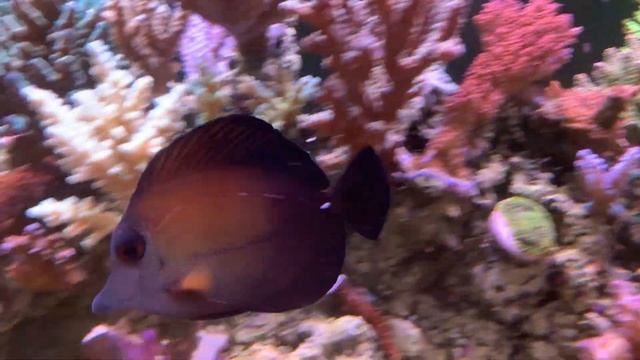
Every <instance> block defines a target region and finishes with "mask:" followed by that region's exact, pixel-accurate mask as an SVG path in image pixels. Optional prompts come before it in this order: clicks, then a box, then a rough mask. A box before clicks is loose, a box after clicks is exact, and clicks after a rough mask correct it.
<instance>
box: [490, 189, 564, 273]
mask: <svg viewBox="0 0 640 360" xmlns="http://www.w3.org/2000/svg"><path fill="white" fill-rule="evenodd" d="M488 226H489V229H490V230H491V232H492V233H493V236H494V237H495V238H496V240H497V242H498V244H499V245H500V246H501V247H502V248H503V249H504V250H506V251H507V252H509V254H511V255H513V256H514V257H516V258H518V259H523V260H535V259H536V258H539V257H542V256H544V255H547V254H548V253H549V252H550V251H552V250H553V249H554V248H555V247H556V246H557V243H556V229H555V224H554V223H553V219H552V218H551V214H549V212H548V211H547V210H546V209H545V208H544V207H543V206H542V205H540V204H538V203H537V202H535V201H533V200H530V199H528V198H525V197H521V196H514V197H510V198H508V199H505V200H502V201H500V202H498V203H497V204H496V206H495V207H494V209H493V211H492V212H491V215H490V216H489V224H488Z"/></svg>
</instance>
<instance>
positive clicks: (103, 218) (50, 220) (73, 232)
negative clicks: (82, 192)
mask: <svg viewBox="0 0 640 360" xmlns="http://www.w3.org/2000/svg"><path fill="white" fill-rule="evenodd" d="M120 215H121V214H120V212H118V211H110V210H107V205H106V204H103V203H99V202H96V200H95V199H94V198H93V197H88V198H84V199H79V198H78V197H76V196H71V197H68V198H66V199H64V200H56V199H46V200H43V201H41V202H40V204H38V205H36V206H34V207H32V208H31V209H28V210H27V216H29V217H33V218H41V219H43V220H44V222H46V223H47V226H49V227H54V226H60V225H63V224H69V225H68V226H66V227H65V228H64V229H63V230H62V232H61V235H62V236H63V237H65V238H67V239H73V238H77V237H81V236H84V238H83V240H82V241H81V242H80V245H82V246H83V247H85V248H91V247H92V246H94V245H95V244H96V243H97V242H98V241H100V240H101V239H102V238H104V237H105V236H107V235H109V233H111V230H113V228H114V227H115V226H116V225H117V224H118V220H120Z"/></svg>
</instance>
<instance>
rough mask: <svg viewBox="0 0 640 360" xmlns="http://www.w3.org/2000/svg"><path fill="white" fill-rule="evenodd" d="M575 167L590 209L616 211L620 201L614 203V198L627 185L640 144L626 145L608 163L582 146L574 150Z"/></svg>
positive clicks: (639, 156) (599, 212)
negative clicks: (590, 204) (611, 161)
mask: <svg viewBox="0 0 640 360" xmlns="http://www.w3.org/2000/svg"><path fill="white" fill-rule="evenodd" d="M575 167H576V170H577V172H578V175H579V176H580V181H581V183H582V186H583V188H584V191H585V192H586V193H587V194H588V195H589V197H590V198H591V200H592V201H593V204H592V207H591V211H592V213H594V214H596V215H599V216H605V215H607V214H608V213H609V212H610V211H613V212H614V213H616V212H617V213H620V212H621V211H622V210H621V209H620V207H621V205H620V204H617V206H616V200H617V199H618V198H620V196H621V195H622V193H623V191H625V190H626V189H627V188H628V187H629V185H630V179H631V176H632V173H633V171H635V170H636V169H638V167H640V147H630V148H628V149H627V150H626V152H625V153H624V155H622V156H621V157H620V158H619V159H618V161H617V162H616V164H615V165H613V166H611V167H608V165H607V162H606V160H604V159H602V158H601V157H599V156H598V155H596V154H594V153H593V152H592V151H591V150H589V149H583V150H580V151H578V153H577V154H576V161H575Z"/></svg>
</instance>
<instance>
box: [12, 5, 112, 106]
mask: <svg viewBox="0 0 640 360" xmlns="http://www.w3.org/2000/svg"><path fill="white" fill-rule="evenodd" d="M11 8H12V12H11V13H9V14H5V15H4V16H2V17H1V18H0V76H2V77H3V78H4V77H5V76H6V74H7V73H9V72H12V71H16V72H19V73H21V74H23V75H24V76H25V77H26V79H27V80H29V82H31V83H32V84H35V85H36V86H39V87H42V88H45V89H48V90H52V91H55V92H56V93H57V94H58V95H62V96H64V95H65V94H66V93H67V92H69V91H71V90H74V89H77V88H82V87H85V86H91V85H92V83H93V81H92V79H91V77H90V76H89V75H88V73H87V70H88V67H89V66H88V62H87V54H86V52H85V51H84V45H85V44H87V43H88V42H90V41H93V40H97V39H101V38H104V35H105V31H104V30H105V24H104V23H102V22H101V21H100V17H99V15H98V12H97V11H96V9H89V10H86V9H80V6H79V4H78V2H74V1H68V2H64V3H63V1H60V0H41V1H34V0H11ZM3 81H6V80H3Z"/></svg>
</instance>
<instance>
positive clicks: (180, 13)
mask: <svg viewBox="0 0 640 360" xmlns="http://www.w3.org/2000/svg"><path fill="white" fill-rule="evenodd" d="M188 15H189V13H188V12H186V11H184V10H182V9H181V8H180V7H172V6H171V5H170V4H169V2H167V1H165V0H142V1H133V0H109V1H107V2H106V3H105V5H104V10H103V12H102V16H103V17H104V19H105V20H106V21H107V22H108V23H109V24H111V34H112V36H113V40H114V42H115V43H116V44H117V47H118V49H119V50H120V52H122V53H123V54H124V55H125V56H126V57H127V59H128V60H129V61H130V62H131V63H132V64H133V65H134V68H135V69H136V70H138V71H140V72H142V73H144V74H146V75H150V76H151V77H153V91H154V93H155V94H160V93H163V92H165V91H166V90H167V84H168V83H169V82H170V81H172V80H174V79H175V78H176V74H177V72H178V69H179V65H178V64H177V63H176V62H174V61H173V57H174V54H175V52H176V49H177V46H178V41H180V36H181V34H182V31H183V30H184V25H185V22H186V21H187V17H188Z"/></svg>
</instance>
